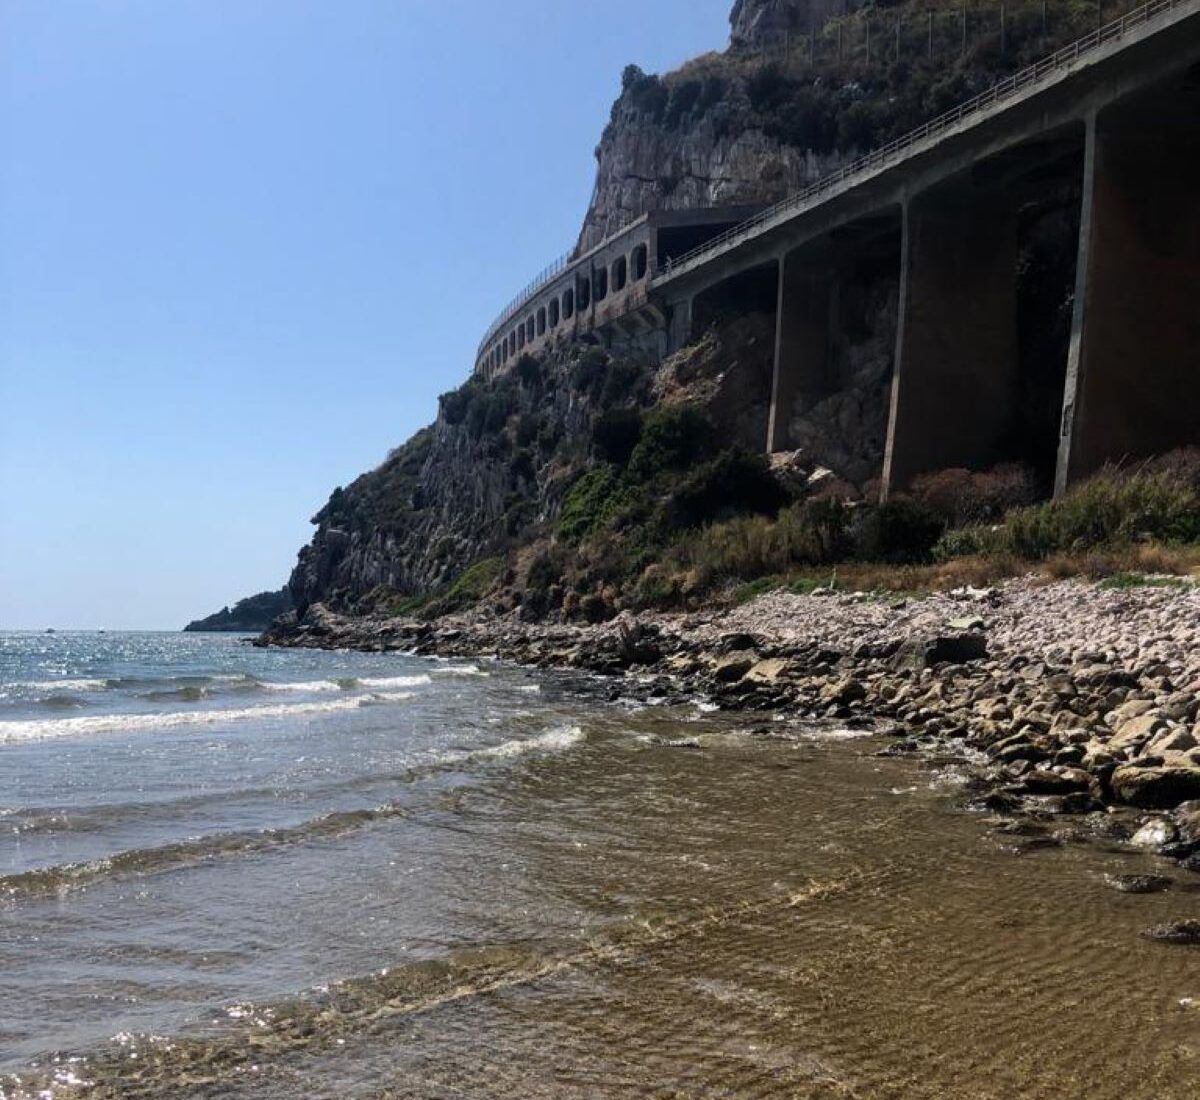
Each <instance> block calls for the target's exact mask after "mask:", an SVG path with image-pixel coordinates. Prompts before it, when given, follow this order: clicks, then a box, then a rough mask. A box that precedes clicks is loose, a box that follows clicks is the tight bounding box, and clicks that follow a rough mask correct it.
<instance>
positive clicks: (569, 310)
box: [562, 290, 575, 321]
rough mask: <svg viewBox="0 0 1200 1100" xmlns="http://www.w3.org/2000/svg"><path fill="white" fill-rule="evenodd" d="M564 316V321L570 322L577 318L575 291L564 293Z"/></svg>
mask: <svg viewBox="0 0 1200 1100" xmlns="http://www.w3.org/2000/svg"><path fill="white" fill-rule="evenodd" d="M562 315H563V320H564V321H569V320H570V319H571V318H572V317H574V316H575V291H573V290H565V291H563V301H562Z"/></svg>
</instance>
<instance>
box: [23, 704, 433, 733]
mask: <svg viewBox="0 0 1200 1100" xmlns="http://www.w3.org/2000/svg"><path fill="white" fill-rule="evenodd" d="M411 698H412V693H411V692H394V693H391V694H388V693H374V694H371V695H365V696H363V695H357V696H352V697H350V698H347V699H331V700H328V701H325V702H320V703H315V702H314V703H275V704H270V705H267V706H258V707H240V708H238V709H230V710H185V711H168V712H166V713H163V714H97V715H89V716H87V717H86V718H54V719H47V720H35V721H12V722H0V744H11V743H14V742H21V741H49V740H54V739H56V738H60V737H86V736H88V735H90V734H96V733H138V732H144V731H147V730H161V729H172V728H175V727H178V726H200V725H213V724H215V723H223V722H243V721H246V720H247V719H249V720H255V719H258V720H262V719H268V718H299V717H303V716H304V715H309V714H325V713H330V712H332V711H339V710H353V709H354V708H356V707H360V706H367V705H372V704H381V703H394V702H402V701H404V700H406V699H411Z"/></svg>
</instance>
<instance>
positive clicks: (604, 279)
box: [592, 267, 608, 302]
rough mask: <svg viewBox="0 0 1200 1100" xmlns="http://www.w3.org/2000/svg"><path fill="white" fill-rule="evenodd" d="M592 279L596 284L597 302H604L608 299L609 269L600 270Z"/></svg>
mask: <svg viewBox="0 0 1200 1100" xmlns="http://www.w3.org/2000/svg"><path fill="white" fill-rule="evenodd" d="M592 278H593V279H594V280H595V282H596V301H597V302H603V301H604V299H605V298H607V297H608V268H607V267H602V268H600V270H599V271H597V272H596V273H595V274H594V275H593V276H592Z"/></svg>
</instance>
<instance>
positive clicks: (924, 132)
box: [660, 0, 1192, 278]
mask: <svg viewBox="0 0 1200 1100" xmlns="http://www.w3.org/2000/svg"><path fill="white" fill-rule="evenodd" d="M1191 2H1192V0H1150V2H1149V3H1146V4H1143V5H1142V6H1141V7H1140V8H1135V9H1134V10H1133V11H1130V12H1128V13H1126V14H1125V15H1123V16H1121V17H1120V18H1119V19H1114V20H1113V21H1112V22H1111V23H1108V24H1106V25H1105V26H1103V27H1099V28H1097V29H1096V30H1094V31H1092V32H1091V33H1090V34H1086V35H1084V36H1083V37H1082V38H1079V39H1077V40H1076V41H1074V42H1072V43H1071V44H1070V45H1068V46H1064V47H1063V48H1062V49H1060V50H1056V51H1055V52H1054V53H1052V54H1050V56H1049V57H1045V58H1043V59H1042V60H1041V61H1038V62H1037V63H1035V64H1033V65H1030V66H1028V67H1027V68H1024V69H1022V70H1021V71H1020V72H1017V73H1014V74H1013V75H1012V76H1007V77H1005V78H1004V79H1003V80H999V81H997V82H996V83H995V84H993V85H992V86H991V87H990V88H989V89H988V90H987V91H986V92H981V93H980V94H979V95H977V96H975V97H974V98H973V99H969V100H967V101H966V102H965V103H961V104H959V106H957V107H955V108H954V109H953V110H950V111H947V112H946V113H945V114H943V115H939V116H938V117H937V118H935V119H932V120H931V121H929V122H926V123H925V124H924V125H922V126H918V127H917V128H916V129H915V130H911V131H909V132H908V133H907V134H904V135H903V136H902V137H898V138H896V139H895V140H894V141H890V142H888V143H887V144H886V145H884V146H881V147H880V148H878V149H876V150H875V151H874V152H871V153H868V154H867V155H866V156H863V157H859V158H858V159H857V160H855V161H851V163H849V164H847V165H846V166H845V167H843V168H839V169H838V170H837V171H836V172H832V173H830V174H829V175H828V176H824V177H822V178H821V179H819V180H817V182H816V183H813V184H810V185H809V186H808V187H805V188H804V189H803V190H802V191H797V192H795V193H794V194H792V195H789V196H788V197H787V198H785V199H782V200H781V201H779V202H777V203H776V204H775V205H774V206H769V207H767V208H765V209H764V210H761V211H760V212H759V213H757V214H755V215H754V217H752V218H748V219H747V220H746V221H744V222H742V223H741V224H740V225H736V226H734V227H733V228H732V229H729V230H726V232H724V233H722V234H720V235H719V236H717V237H714V238H713V239H712V240H710V241H706V242H705V243H704V244H703V245H701V246H699V247H698V248H694V249H692V250H691V251H690V252H685V253H684V254H683V255H681V256H676V257H669V258H668V259H667V261H666V262H665V263H664V264H663V267H662V270H661V272H660V275H661V276H662V277H666V278H669V277H670V276H671V275H674V274H678V273H679V272H680V271H681V270H683V269H686V268H688V267H691V266H693V265H695V263H696V261H698V260H700V259H701V258H703V257H706V256H710V255H715V254H716V253H718V252H720V251H722V250H723V249H724V248H726V247H727V246H728V245H729V244H730V243H731V242H733V241H736V240H739V239H741V238H743V237H745V236H747V235H748V234H751V233H753V231H754V230H755V229H757V228H759V227H760V226H762V225H766V224H767V223H769V222H772V221H775V220H776V219H777V218H779V217H781V216H783V215H786V214H791V213H798V212H799V211H800V210H801V209H802V208H805V207H808V206H812V205H815V204H816V202H815V200H820V199H824V198H825V197H826V196H828V195H829V194H830V192H833V191H836V190H838V189H840V188H841V187H842V186H843V185H844V184H846V183H847V182H848V181H850V180H853V179H856V178H857V177H860V176H864V175H867V174H870V173H872V172H875V171H878V170H879V169H880V168H882V167H884V166H885V165H887V164H891V163H893V162H894V161H897V160H901V159H902V158H903V157H904V156H906V155H907V154H908V153H909V152H911V151H912V149H913V148H914V147H916V146H917V145H919V144H921V143H923V142H926V141H928V140H929V139H930V138H931V137H936V136H937V135H938V134H942V133H945V132H946V131H948V130H951V129H953V128H954V127H956V126H958V125H960V124H961V123H963V122H965V121H967V120H968V119H971V118H973V117H974V116H976V115H979V114H982V113H983V112H984V111H986V110H988V109H989V108H990V107H993V106H995V105H996V104H998V103H1002V102H1004V101H1005V100H1008V99H1012V98H1014V97H1015V96H1017V95H1018V94H1020V93H1021V92H1023V91H1025V90H1026V89H1028V88H1029V87H1031V86H1032V85H1034V84H1037V83H1039V82H1041V81H1043V80H1045V79H1046V78H1047V77H1050V76H1057V75H1060V74H1062V73H1064V72H1066V71H1067V70H1068V69H1070V68H1071V66H1072V65H1074V64H1075V62H1077V61H1078V60H1079V59H1080V58H1081V57H1084V56H1086V55H1087V54H1090V53H1092V52H1094V51H1095V50H1098V49H1100V48H1101V47H1103V46H1106V45H1107V44H1108V43H1110V42H1115V41H1118V40H1119V39H1122V38H1124V37H1125V36H1126V35H1128V34H1129V33H1130V32H1131V31H1133V30H1136V29H1137V28H1138V27H1141V26H1144V25H1145V24H1146V23H1148V22H1150V20H1152V19H1156V18H1158V17H1159V16H1161V15H1164V14H1167V13H1169V12H1171V11H1173V10H1175V9H1177V8H1181V7H1184V6H1186V5H1188V4H1189V3H1191Z"/></svg>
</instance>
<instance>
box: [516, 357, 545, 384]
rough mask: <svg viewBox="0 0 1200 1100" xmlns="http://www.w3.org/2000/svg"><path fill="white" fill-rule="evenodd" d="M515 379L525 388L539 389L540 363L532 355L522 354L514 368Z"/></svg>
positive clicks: (540, 379) (540, 377)
mask: <svg viewBox="0 0 1200 1100" xmlns="http://www.w3.org/2000/svg"><path fill="white" fill-rule="evenodd" d="M514 372H515V373H516V376H517V379H518V380H519V381H520V383H521V385H522V386H525V387H526V388H527V389H531V390H532V389H539V388H540V387H541V385H542V364H541V363H539V362H538V361H537V360H536V359H535V358H534V357H533V356H532V355H522V356H521V358H520V359H518V360H517V365H516V367H515V368H514Z"/></svg>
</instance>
